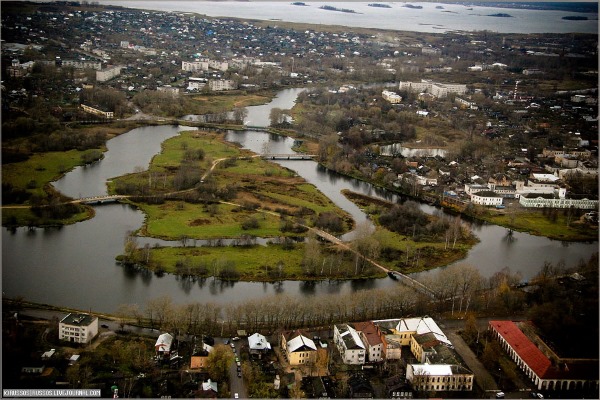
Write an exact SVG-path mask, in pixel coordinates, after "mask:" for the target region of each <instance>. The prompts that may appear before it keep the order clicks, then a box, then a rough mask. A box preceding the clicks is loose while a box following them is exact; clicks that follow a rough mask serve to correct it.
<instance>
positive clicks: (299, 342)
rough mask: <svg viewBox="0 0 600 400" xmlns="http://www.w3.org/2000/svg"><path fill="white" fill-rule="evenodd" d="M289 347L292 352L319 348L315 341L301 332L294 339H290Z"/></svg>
mask: <svg viewBox="0 0 600 400" xmlns="http://www.w3.org/2000/svg"><path fill="white" fill-rule="evenodd" d="M287 348H288V351H289V352H290V353H293V352H294V351H308V350H314V351H316V350H317V346H316V345H315V342H313V341H312V339H309V338H307V337H306V336H304V335H301V334H298V335H297V336H296V337H294V338H293V339H291V340H288V342H287Z"/></svg>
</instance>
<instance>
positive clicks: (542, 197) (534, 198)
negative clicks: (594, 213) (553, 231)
mask: <svg viewBox="0 0 600 400" xmlns="http://www.w3.org/2000/svg"><path fill="white" fill-rule="evenodd" d="M519 204H521V205H522V206H523V207H527V208H544V207H546V208H578V209H582V210H597V209H598V200H591V199H587V198H585V199H567V198H565V197H562V198H561V197H559V196H556V195H554V194H548V193H526V194H523V195H521V197H519Z"/></svg>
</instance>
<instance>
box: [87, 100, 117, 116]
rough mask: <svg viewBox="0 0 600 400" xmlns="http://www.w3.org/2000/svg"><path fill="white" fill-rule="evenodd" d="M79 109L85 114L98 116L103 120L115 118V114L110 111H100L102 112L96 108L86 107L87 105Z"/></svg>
mask: <svg viewBox="0 0 600 400" xmlns="http://www.w3.org/2000/svg"><path fill="white" fill-rule="evenodd" d="M81 108H82V109H83V111H85V112H87V113H90V114H95V115H100V116H102V117H104V118H107V119H112V118H114V116H115V113H114V112H112V111H102V110H100V109H98V108H95V107H91V106H88V105H85V104H82V105H81Z"/></svg>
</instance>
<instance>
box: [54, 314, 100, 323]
mask: <svg viewBox="0 0 600 400" xmlns="http://www.w3.org/2000/svg"><path fill="white" fill-rule="evenodd" d="M96 319H98V318H97V317H94V316H92V315H89V314H76V313H71V314H69V315H67V316H66V317H64V318H63V319H62V320H61V321H60V322H61V323H63V324H68V325H76V326H88V325H90V324H92V322H94V320H96Z"/></svg>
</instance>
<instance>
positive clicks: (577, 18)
mask: <svg viewBox="0 0 600 400" xmlns="http://www.w3.org/2000/svg"><path fill="white" fill-rule="evenodd" d="M562 19H565V20H567V21H587V20H588V19H589V18H588V17H582V16H579V15H567V16H566V17H562Z"/></svg>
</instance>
